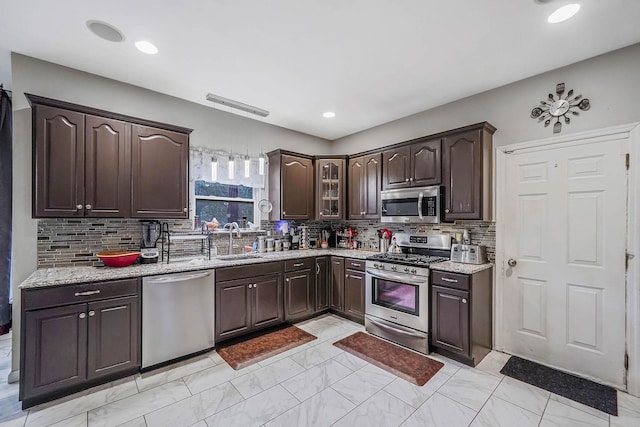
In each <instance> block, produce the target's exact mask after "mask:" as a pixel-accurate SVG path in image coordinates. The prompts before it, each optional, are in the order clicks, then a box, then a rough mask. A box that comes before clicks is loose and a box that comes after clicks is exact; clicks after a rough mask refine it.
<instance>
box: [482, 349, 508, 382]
mask: <svg viewBox="0 0 640 427" xmlns="http://www.w3.org/2000/svg"><path fill="white" fill-rule="evenodd" d="M510 357H511V355H510V354H507V353H502V352H499V351H496V350H493V351H491V352H490V353H489V354H487V355H486V356H485V358H484V359H482V361H481V362H480V363H478V365H477V366H476V369H479V370H481V371H484V372H486V373H487V374H491V375H495V376H497V377H500V378H502V377H503V376H504V375H502V374H501V373H500V370H501V369H502V368H503V367H504V365H505V363H507V361H508V360H509V358H510Z"/></svg>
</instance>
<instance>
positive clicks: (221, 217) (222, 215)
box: [195, 181, 254, 224]
mask: <svg viewBox="0 0 640 427" xmlns="http://www.w3.org/2000/svg"><path fill="white" fill-rule="evenodd" d="M195 199H196V200H195V202H196V203H195V205H196V211H195V214H196V215H197V216H198V220H199V221H200V222H202V221H211V220H212V219H213V218H216V219H217V220H218V222H219V223H220V224H225V223H227V222H234V221H235V222H237V223H240V222H241V220H242V218H243V217H246V218H247V221H251V222H254V220H253V211H254V209H253V203H254V189H253V188H251V187H245V186H244V185H230V184H220V183H217V182H208V181H196V182H195Z"/></svg>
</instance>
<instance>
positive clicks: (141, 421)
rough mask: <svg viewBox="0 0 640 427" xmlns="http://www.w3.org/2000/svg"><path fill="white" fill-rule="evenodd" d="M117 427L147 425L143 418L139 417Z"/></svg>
mask: <svg viewBox="0 0 640 427" xmlns="http://www.w3.org/2000/svg"><path fill="white" fill-rule="evenodd" d="M118 427H147V423H146V421H145V420H144V417H139V418H136V419H134V420H131V421H127V422H126V423H124V424H120V425H119V426H118Z"/></svg>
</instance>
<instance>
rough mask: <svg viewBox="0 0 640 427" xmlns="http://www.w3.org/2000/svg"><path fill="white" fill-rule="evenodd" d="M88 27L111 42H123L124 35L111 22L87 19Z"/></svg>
mask: <svg viewBox="0 0 640 427" xmlns="http://www.w3.org/2000/svg"><path fill="white" fill-rule="evenodd" d="M87 28H88V29H89V31H91V32H92V33H93V34H95V35H96V36H98V37H100V38H101V39H103V40H107V41H110V42H121V41H123V40H124V35H123V34H122V32H121V31H120V30H118V29H117V28H116V27H114V26H113V25H111V24H107V23H106V22H102V21H87Z"/></svg>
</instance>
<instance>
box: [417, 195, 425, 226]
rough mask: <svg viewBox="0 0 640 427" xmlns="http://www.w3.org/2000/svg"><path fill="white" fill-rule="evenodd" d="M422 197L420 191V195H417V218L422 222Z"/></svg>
mask: <svg viewBox="0 0 640 427" xmlns="http://www.w3.org/2000/svg"><path fill="white" fill-rule="evenodd" d="M423 197H424V193H423V192H422V191H421V192H420V194H418V216H419V217H420V220H422V219H423V218H422V198H423Z"/></svg>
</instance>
